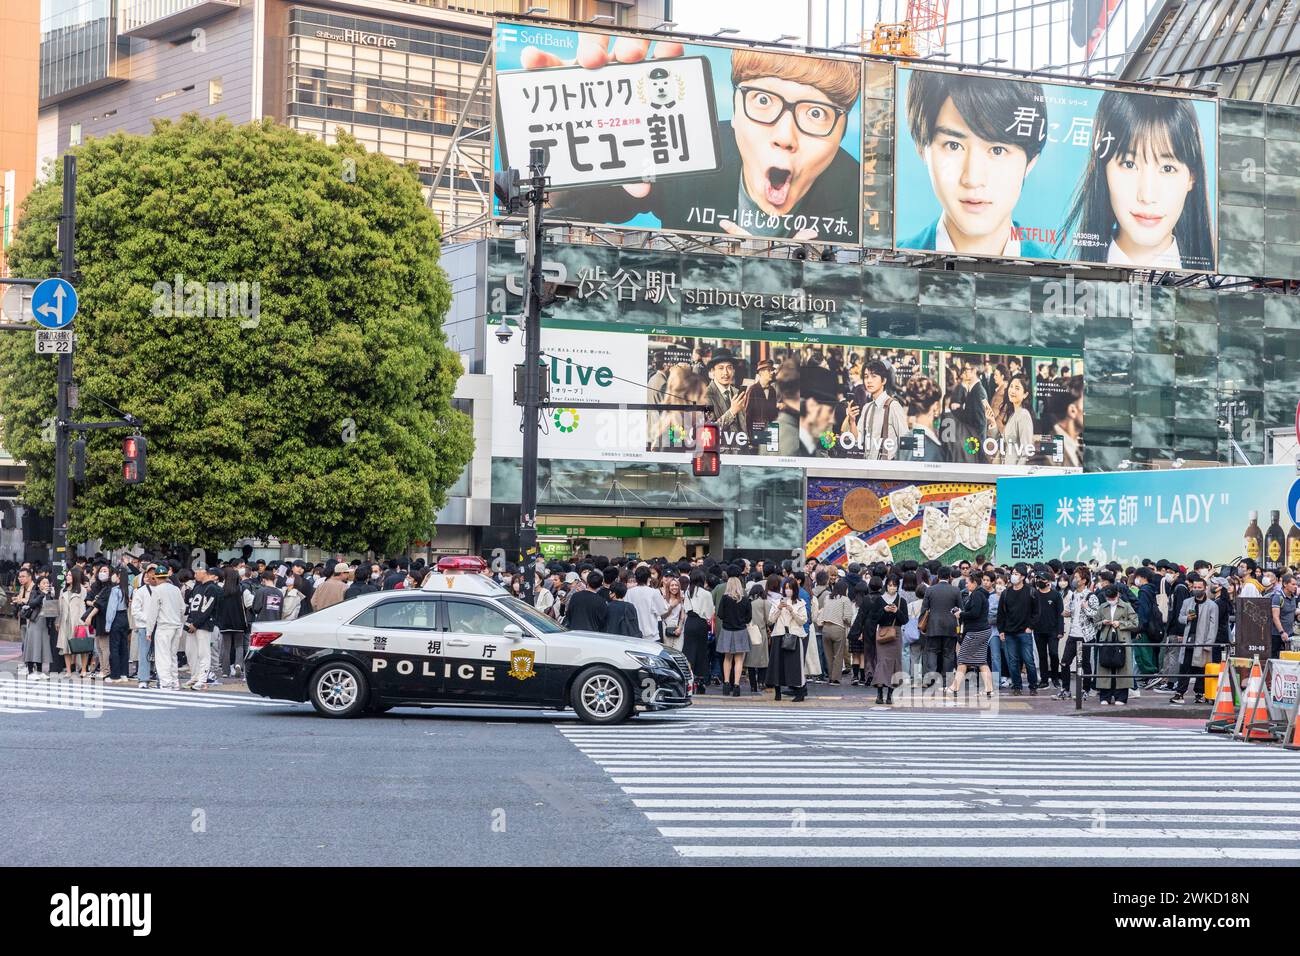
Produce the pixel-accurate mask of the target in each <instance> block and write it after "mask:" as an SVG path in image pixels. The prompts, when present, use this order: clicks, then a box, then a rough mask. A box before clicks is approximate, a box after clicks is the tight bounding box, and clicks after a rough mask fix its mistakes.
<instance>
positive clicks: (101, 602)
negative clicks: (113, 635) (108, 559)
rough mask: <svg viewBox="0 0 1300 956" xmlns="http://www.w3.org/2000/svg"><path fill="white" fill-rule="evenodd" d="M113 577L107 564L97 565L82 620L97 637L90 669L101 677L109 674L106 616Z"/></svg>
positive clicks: (92, 634)
mask: <svg viewBox="0 0 1300 956" xmlns="http://www.w3.org/2000/svg"><path fill="white" fill-rule="evenodd" d="M111 577H112V574H111V572H110V571H109V567H108V565H107V564H98V565H96V566H95V569H94V571H93V572H92V580H91V584H90V590H89V592H88V593H87V594H86V616H85V618H84V619H83V620H82V623H83V624H85V625H86V627H87V629H89V631H90V633H91V636H92V637H94V639H95V654H94V661H93V662H92V664H91V668H90V669H91V672H92V673H94V674H98V675H99V677H100V678H101V679H102V678H106V677H108V676H109V650H108V625H107V624H106V623H105V618H106V616H107V614H108V598H109V593H110V592H111V591H112V589H113V586H112V582H111V581H110V578H111Z"/></svg>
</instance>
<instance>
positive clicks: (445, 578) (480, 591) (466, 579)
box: [420, 571, 510, 597]
mask: <svg viewBox="0 0 1300 956" xmlns="http://www.w3.org/2000/svg"><path fill="white" fill-rule="evenodd" d="M420 590H422V591H442V592H450V593H453V594H476V595H478V596H480V597H498V596H499V595H502V594H509V593H510V592H509V591H507V590H506V589H505V588H503V587H502V586H501V585H499V584H497V583H496V582H495V581H493V580H492V579H491V578H489V577H484V576H483V575H481V574H457V573H454V572H450V571H435V572H433V573H432V574H426V575H425V576H424V583H423V584H421V585H420Z"/></svg>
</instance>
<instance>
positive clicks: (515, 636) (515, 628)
mask: <svg viewBox="0 0 1300 956" xmlns="http://www.w3.org/2000/svg"><path fill="white" fill-rule="evenodd" d="M501 636H502V637H505V638H509V639H510V640H512V641H522V640H523V639H524V629H523V628H522V627H520V626H519V625H518V624H507V625H506V626H505V627H503V628H502V629H501Z"/></svg>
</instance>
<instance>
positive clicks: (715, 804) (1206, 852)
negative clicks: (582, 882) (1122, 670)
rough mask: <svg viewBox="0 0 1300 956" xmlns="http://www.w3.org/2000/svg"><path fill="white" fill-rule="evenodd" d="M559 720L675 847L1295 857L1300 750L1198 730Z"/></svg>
mask: <svg viewBox="0 0 1300 956" xmlns="http://www.w3.org/2000/svg"><path fill="white" fill-rule="evenodd" d="M559 730H560V733H562V734H564V736H565V737H566V738H567V739H568V740H569V741H570V742H572V743H573V744H574V745H575V746H576V747H577V748H578V749H579V750H580V751H581V752H582V753H584V754H585V755H586V756H588V757H589V758H590V759H591V760H593V761H594V762H595V763H596V764H597V765H598V766H599V767H600V768H601V769H602V770H604V771H605V772H606V773H607V774H609V776H610V779H611V780H612V782H614V783H615V784H617V785H619V787H620V788H621V789H622V791H623V792H624V793H625V794H626V795H627V796H628V798H629V799H630V800H631V801H632V804H633V805H634V806H635V807H637V808H638V809H640V810H641V811H642V812H643V813H644V814H645V816H646V818H647V819H648V820H649V821H650V822H651V823H652V824H653V825H654V826H655V827H656V828H657V829H658V832H659V834H660V835H661V836H663V837H664V838H665V839H668V840H669V841H671V844H672V846H673V848H674V849H675V850H676V852H677V853H678V854H679V855H680V856H682V857H683V858H689V859H696V860H702V861H713V862H736V863H748V862H762V861H780V860H788V861H797V860H802V861H808V862H817V861H823V862H833V861H836V860H840V861H845V862H860V861H863V860H870V859H878V860H888V861H890V862H891V863H913V864H930V865H933V864H936V863H941V862H943V861H945V860H975V859H986V860H991V861H997V860H1005V861H1008V862H1026V863H1034V862H1043V861H1048V862H1057V863H1061V864H1070V863H1075V864H1088V863H1090V862H1096V861H1107V862H1113V863H1116V864H1123V863H1132V864H1141V863H1152V864H1165V865H1187V866H1195V865H1197V864H1200V863H1203V862H1204V861H1206V860H1232V861H1242V862H1262V863H1271V864H1279V865H1280V864H1291V865H1294V863H1295V862H1296V861H1300V813H1297V811H1298V810H1300V753H1296V754H1293V753H1289V752H1286V751H1284V750H1281V749H1280V748H1278V747H1270V746H1261V745H1251V744H1245V743H1239V742H1233V741H1230V740H1227V739H1225V738H1223V737H1221V736H1218V735H1209V734H1205V733H1202V732H1200V730H1199V729H1192V730H1186V729H1178V728H1171V727H1166V726H1158V725H1154V726H1153V725H1150V724H1145V723H1141V722H1139V721H1137V720H1132V719H1129V720H1119V719H1113V720H1100V719H1092V718H1076V717H1054V716H1050V717H1049V716H1037V717H1035V716H1032V715H1020V714H1006V715H997V716H989V715H983V714H972V713H961V712H955V711H951V710H947V711H936V712H903V711H865V712H864V711H856V712H854V711H804V712H799V713H790V712H775V713H774V712H771V711H767V710H762V709H758V708H745V709H739V708H738V709H734V710H733V709H731V708H713V709H709V708H705V707H695V708H691V709H690V710H688V711H683V712H679V713H675V714H672V715H667V716H664V717H653V718H648V719H647V718H642V719H641V720H638V722H636V723H633V724H628V725H623V726H618V727H590V726H583V725H578V726H562V727H560V728H559Z"/></svg>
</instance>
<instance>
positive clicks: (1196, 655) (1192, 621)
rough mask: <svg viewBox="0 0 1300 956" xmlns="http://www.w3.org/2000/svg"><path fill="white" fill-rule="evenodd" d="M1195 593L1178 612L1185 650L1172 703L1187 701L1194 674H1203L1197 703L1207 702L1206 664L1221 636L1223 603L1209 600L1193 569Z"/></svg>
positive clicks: (1197, 687) (1198, 680)
mask: <svg viewBox="0 0 1300 956" xmlns="http://www.w3.org/2000/svg"><path fill="white" fill-rule="evenodd" d="M1187 577H1188V583H1189V584H1190V586H1191V592H1192V596H1191V597H1189V598H1188V599H1187V600H1186V601H1184V602H1183V606H1182V608H1181V609H1180V610H1179V612H1178V620H1179V621H1180V622H1181V623H1182V624H1183V625H1184V627H1185V628H1186V631H1185V633H1184V645H1185V646H1184V649H1183V653H1182V655H1181V658H1180V666H1179V668H1178V673H1179V674H1180V675H1182V676H1180V677H1179V678H1178V683H1177V684H1176V685H1175V687H1174V696H1173V697H1171V698H1169V703H1171V704H1181V703H1183V699H1184V698H1183V695H1184V694H1186V693H1187V685H1188V682H1189V681H1190V679H1191V678H1190V676H1189V675H1191V674H1193V673H1197V672H1199V673H1201V675H1202V676H1201V677H1198V678H1196V703H1198V704H1203V703H1205V677H1204V673H1205V664H1206V662H1207V661H1209V660H1210V659H1211V657H1212V656H1213V645H1214V644H1215V642H1216V641H1217V640H1218V639H1219V606H1218V605H1217V604H1215V603H1214V602H1213V601H1211V600H1209V595H1208V594H1207V593H1206V590H1205V582H1204V581H1202V580H1201V578H1200V575H1198V574H1197V573H1196V572H1195V571H1193V572H1192V573H1191V574H1189V575H1188V576H1187Z"/></svg>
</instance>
